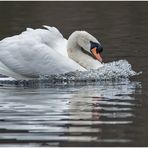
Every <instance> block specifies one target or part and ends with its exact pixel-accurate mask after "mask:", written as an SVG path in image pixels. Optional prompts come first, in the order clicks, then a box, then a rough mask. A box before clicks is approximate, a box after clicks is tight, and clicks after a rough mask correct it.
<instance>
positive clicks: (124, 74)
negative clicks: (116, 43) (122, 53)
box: [41, 60, 141, 81]
mask: <svg viewBox="0 0 148 148" xmlns="http://www.w3.org/2000/svg"><path fill="white" fill-rule="evenodd" d="M139 74H141V72H139V73H137V72H135V71H134V70H132V66H131V64H129V63H128V61H126V60H119V61H114V62H110V63H106V64H104V66H103V67H101V68H99V69H97V70H89V71H85V72H80V71H76V72H70V73H66V74H62V75H53V76H50V77H48V79H50V80H57V81H59V80H61V81H103V80H119V79H128V78H130V77H132V76H136V75H139ZM41 79H45V76H43V77H42V76H41Z"/></svg>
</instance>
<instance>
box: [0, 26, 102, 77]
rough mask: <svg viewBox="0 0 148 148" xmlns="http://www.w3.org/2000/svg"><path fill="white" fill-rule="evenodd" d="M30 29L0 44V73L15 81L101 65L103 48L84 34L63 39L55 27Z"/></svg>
mask: <svg viewBox="0 0 148 148" xmlns="http://www.w3.org/2000/svg"><path fill="white" fill-rule="evenodd" d="M44 27H45V28H46V29H31V28H27V29H26V31H24V32H22V33H21V34H20V35H15V36H13V37H8V38H5V39H3V40H1V41H0V74H3V75H6V76H9V77H12V78H15V79H17V80H19V79H34V78H38V77H39V75H52V74H62V73H66V72H71V71H76V70H79V71H85V70H89V69H97V68H99V67H101V66H102V64H101V62H102V58H101V56H100V52H102V50H103V48H102V47H101V45H100V43H99V42H98V41H97V39H96V38H95V37H93V36H92V35H90V34H89V33H87V32H86V31H75V32H73V33H72V34H71V35H70V37H69V39H68V40H66V39H65V38H64V37H63V36H62V34H61V33H60V32H59V31H58V29H56V28H55V27H49V26H44Z"/></svg>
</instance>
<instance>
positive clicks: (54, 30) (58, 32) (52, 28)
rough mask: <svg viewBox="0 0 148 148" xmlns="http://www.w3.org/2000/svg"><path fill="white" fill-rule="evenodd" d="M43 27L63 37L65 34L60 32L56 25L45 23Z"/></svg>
mask: <svg viewBox="0 0 148 148" xmlns="http://www.w3.org/2000/svg"><path fill="white" fill-rule="evenodd" d="M43 27H44V28H46V29H48V30H49V31H51V32H52V33H54V34H55V35H57V36H59V37H62V38H63V35H62V34H61V33H60V31H59V30H58V29H57V28H56V27H50V26H47V25H43Z"/></svg>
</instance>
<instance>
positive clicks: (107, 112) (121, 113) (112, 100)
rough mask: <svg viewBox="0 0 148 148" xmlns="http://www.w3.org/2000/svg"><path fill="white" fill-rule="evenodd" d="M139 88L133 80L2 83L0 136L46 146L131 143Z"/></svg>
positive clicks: (0, 92)
mask: <svg viewBox="0 0 148 148" xmlns="http://www.w3.org/2000/svg"><path fill="white" fill-rule="evenodd" d="M139 88H140V84H139V83H138V82H129V81H124V82H120V83H117V82H116V83H113V82H107V81H106V82H99V83H97V84H95V85H86V86H76V87H75V86H71V87H64V88H63V87H51V88H44V89H41V88H36V89H35V88H34V89H32V88H30V89H29V88H26V89H25V88H23V87H19V88H17V87H7V88H5V87H1V88H0V90H1V91H0V129H1V131H2V132H1V134H0V139H3V140H4V139H5V140H10V139H16V140H17V141H19V142H21V141H23V142H24V141H25V143H26V144H30V143H36V142H38V143H40V144H43V143H46V144H48V145H50V144H51V145H52V142H57V143H56V144H60V143H61V142H63V141H65V142H66V141H67V142H70V141H71V142H72V141H75V142H91V141H94V142H98V143H100V142H102V143H107V142H109V143H110V142H115V143H116V142H118V143H126V142H130V141H131V139H129V138H128V137H127V135H126V134H123V133H124V129H125V127H126V126H129V125H131V124H132V123H133V118H134V113H133V108H134V107H135V105H136V100H135V98H134V94H137V93H139V91H137V90H138V89H139ZM112 126H114V129H115V130H116V131H118V132H114V131H112ZM123 126H124V128H123ZM106 129H107V130H106ZM102 134H103V135H104V136H103V137H101V135H102ZM111 135H113V136H111Z"/></svg>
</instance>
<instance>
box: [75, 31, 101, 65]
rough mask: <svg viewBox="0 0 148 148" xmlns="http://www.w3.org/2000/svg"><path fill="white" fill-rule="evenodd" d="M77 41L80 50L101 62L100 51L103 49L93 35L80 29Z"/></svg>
mask: <svg viewBox="0 0 148 148" xmlns="http://www.w3.org/2000/svg"><path fill="white" fill-rule="evenodd" d="M77 41H78V44H79V45H80V46H81V50H82V52H84V53H85V54H89V55H90V56H92V57H93V58H94V59H96V60H98V61H100V62H102V57H101V52H102V51H103V47H102V46H101V44H100V42H99V41H98V40H97V39H96V38H95V37H94V36H92V35H91V34H89V33H88V32H86V31H80V32H79V36H78V38H77Z"/></svg>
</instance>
